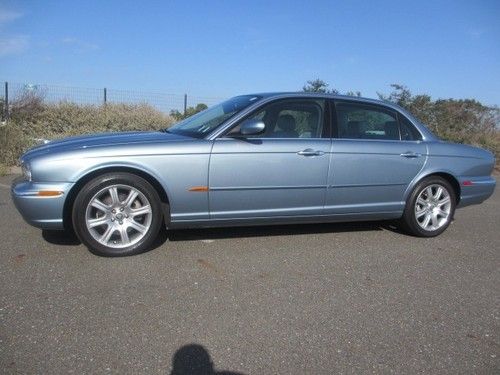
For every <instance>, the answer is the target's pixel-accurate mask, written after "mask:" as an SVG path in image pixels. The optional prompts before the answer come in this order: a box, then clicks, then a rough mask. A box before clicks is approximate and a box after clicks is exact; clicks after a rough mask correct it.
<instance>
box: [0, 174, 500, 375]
mask: <svg viewBox="0 0 500 375" xmlns="http://www.w3.org/2000/svg"><path fill="white" fill-rule="evenodd" d="M0 184H1V185H0V213H1V215H0V228H1V231H0V250H1V251H0V372H6V373H17V372H20V373H35V372H36V373H47V374H48V373H51V374H54V373H69V372H74V373H83V372H86V373H139V372H142V373H144V372H148V373H149V372H151V373H162V374H168V373H171V372H173V373H175V374H188V373H210V371H208V370H210V366H211V365H210V362H208V361H212V363H213V367H214V369H216V370H217V371H223V370H225V371H228V372H236V373H244V374H276V373H282V374H304V373H308V374H312V373H315V374H323V373H324V374H333V373H371V372H373V373H391V372H392V373H399V374H400V373H418V372H430V373H450V374H456V373H495V372H496V373H499V372H500V362H499V358H500V329H499V327H500V324H499V323H500V320H499V318H500V311H499V307H500V303H499V302H500V272H499V271H500V234H499V231H500V225H499V223H500V193H499V191H498V189H497V193H496V194H495V196H494V197H493V198H491V199H490V200H489V201H487V202H486V203H484V204H483V205H481V206H476V207H470V208H466V209H463V210H459V211H458V212H457V214H456V221H455V222H454V223H453V224H452V226H451V227H450V228H449V229H448V231H447V232H445V233H444V234H443V235H442V236H440V237H439V238H436V239H418V238H413V237H409V236H405V235H402V234H399V233H397V232H396V231H394V230H393V229H392V228H391V227H390V226H388V225H387V224H385V223H375V224H347V225H346V224H342V225H338V224H335V225H330V224H329V225H304V226H279V227H262V228H251V229H217V230H196V231H177V232H173V233H170V234H169V235H168V237H169V238H168V239H166V241H165V239H164V242H163V243H161V244H160V245H159V247H158V248H156V249H155V250H153V251H151V252H149V253H146V254H143V255H139V256H135V257H130V258H118V259H108V258H99V257H96V256H94V255H92V254H91V253H89V252H88V251H87V250H86V249H85V248H84V247H83V246H82V245H79V244H78V243H76V242H75V241H74V240H71V239H65V238H64V237H61V236H54V235H53V234H50V233H43V234H42V232H41V231H40V230H37V229H35V228H31V227H29V226H28V225H27V224H25V223H24V222H23V221H22V219H21V217H20V216H19V215H18V214H17V212H16V211H15V209H14V207H13V205H12V202H11V201H10V196H9V190H8V188H7V185H9V184H10V178H9V177H3V178H0ZM189 363H191V364H196V365H197V366H199V368H201V369H203V370H205V372H194V371H189V370H188V369H187V367H186V366H187V364H189Z"/></svg>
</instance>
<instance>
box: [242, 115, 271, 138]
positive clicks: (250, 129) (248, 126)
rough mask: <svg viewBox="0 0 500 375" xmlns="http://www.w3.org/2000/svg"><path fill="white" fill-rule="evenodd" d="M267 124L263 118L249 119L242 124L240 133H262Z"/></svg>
mask: <svg viewBox="0 0 500 375" xmlns="http://www.w3.org/2000/svg"><path fill="white" fill-rule="evenodd" d="M265 129H266V125H265V124H264V122H263V121H262V120H254V119H249V120H246V121H245V122H243V123H242V124H241V127H240V135H256V134H260V133H262V132H263V131H264V130H265Z"/></svg>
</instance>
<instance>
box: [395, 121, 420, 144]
mask: <svg viewBox="0 0 500 375" xmlns="http://www.w3.org/2000/svg"><path fill="white" fill-rule="evenodd" d="M398 117H399V126H400V127H401V139H402V140H403V141H421V140H422V135H421V134H420V132H419V131H418V130H417V129H415V126H413V124H412V123H411V122H410V121H409V120H408V119H407V118H406V117H404V116H402V115H398Z"/></svg>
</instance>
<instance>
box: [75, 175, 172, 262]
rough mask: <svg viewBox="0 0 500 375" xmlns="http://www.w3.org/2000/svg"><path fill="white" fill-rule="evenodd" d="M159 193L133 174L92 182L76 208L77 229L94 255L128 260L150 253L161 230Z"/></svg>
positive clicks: (76, 204)
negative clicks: (131, 256)
mask: <svg viewBox="0 0 500 375" xmlns="http://www.w3.org/2000/svg"><path fill="white" fill-rule="evenodd" d="M161 223H162V213H161V202H160V198H159V197H158V194H157V192H156V190H155V189H154V188H153V187H152V186H151V185H150V184H149V183H148V182H147V181H146V180H144V179H143V178H141V177H139V176H136V175H134V174H130V173H121V172H120V173H107V174H103V175H101V176H98V177H96V178H94V179H93V180H91V181H90V182H88V183H87V184H86V185H85V186H84V187H83V188H82V190H81V191H80V192H79V194H78V195H77V197H76V200H75V203H74V205H73V227H74V228H75V232H76V234H77V236H78V237H79V238H80V240H81V241H82V243H83V244H85V245H86V246H87V247H88V248H89V250H90V251H91V252H93V253H94V254H96V255H101V256H125V255H133V254H138V253H141V252H143V251H146V250H148V248H149V247H150V246H151V245H152V244H153V242H154V240H155V239H156V237H157V236H158V232H159V230H160V228H161Z"/></svg>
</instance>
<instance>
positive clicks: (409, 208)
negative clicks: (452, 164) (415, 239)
mask: <svg viewBox="0 0 500 375" xmlns="http://www.w3.org/2000/svg"><path fill="white" fill-rule="evenodd" d="M435 184H438V185H441V186H443V187H444V188H445V189H446V190H447V191H448V194H449V195H450V202H451V207H450V216H449V218H448V221H447V222H446V224H445V225H443V226H442V227H441V228H439V229H436V230H433V231H427V230H425V229H423V228H422V227H421V226H420V225H419V224H418V222H417V219H416V217H415V203H416V201H417V198H418V196H419V195H420V193H421V192H422V191H423V190H424V189H425V188H427V187H428V186H429V185H435ZM456 202H457V200H456V193H455V190H454V189H453V187H452V186H451V184H450V183H449V182H448V181H446V180H445V179H444V178H442V177H439V176H430V177H427V178H424V179H423V180H421V181H420V182H419V183H418V184H417V185H416V186H415V188H414V189H413V191H412V193H411V194H410V197H409V198H408V201H407V203H406V207H405V211H404V214H403V221H404V224H405V226H406V228H407V229H408V231H409V232H410V233H411V234H413V235H416V236H419V237H435V236H438V235H440V234H441V233H443V232H444V231H445V230H446V229H447V228H448V226H449V225H450V224H451V222H452V221H453V217H454V215H455V208H456Z"/></svg>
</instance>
